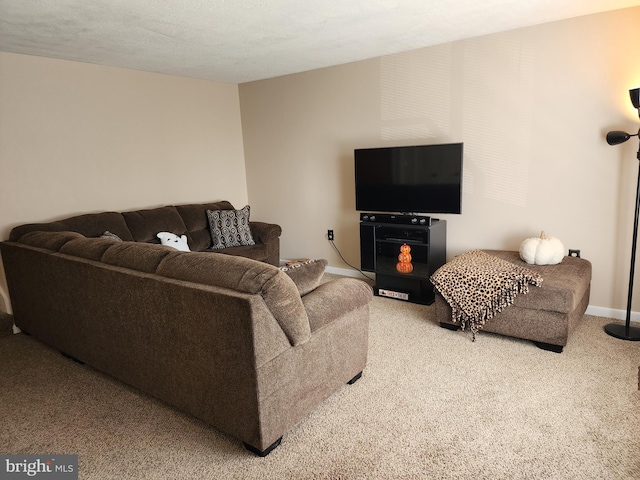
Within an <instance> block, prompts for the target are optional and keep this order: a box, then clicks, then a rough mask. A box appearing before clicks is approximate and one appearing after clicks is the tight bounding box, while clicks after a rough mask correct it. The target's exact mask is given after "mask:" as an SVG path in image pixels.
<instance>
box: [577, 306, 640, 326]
mask: <svg viewBox="0 0 640 480" xmlns="http://www.w3.org/2000/svg"><path fill="white" fill-rule="evenodd" d="M585 313H586V314H587V315H595V316H596V317H606V318H613V319H616V320H626V319H627V311H626V310H619V309H616V308H605V307H596V306H594V305H589V306H588V307H587V311H586V312H585ZM631 321H632V322H640V312H631Z"/></svg>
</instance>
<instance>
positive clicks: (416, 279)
mask: <svg viewBox="0 0 640 480" xmlns="http://www.w3.org/2000/svg"><path fill="white" fill-rule="evenodd" d="M404 243H406V244H407V245H409V246H410V247H411V257H412V260H411V263H412V265H413V271H412V272H411V273H400V272H398V270H397V269H396V264H397V263H398V255H399V254H400V246H401V245H402V244H404ZM446 244H447V222H446V221H445V220H438V219H437V218H430V217H423V216H420V215H393V214H378V213H363V214H361V215H360V264H361V268H362V270H364V271H366V272H373V273H375V274H376V284H375V286H374V293H375V294H376V295H380V296H385V297H389V298H395V299H399V300H405V301H409V302H412V303H420V304H425V305H430V304H432V303H433V302H434V300H435V296H434V292H433V285H432V284H431V282H430V281H429V277H430V276H431V275H432V274H433V273H434V272H435V271H436V270H437V269H438V268H440V267H441V266H442V265H444V263H445V262H446V250H447V248H446Z"/></svg>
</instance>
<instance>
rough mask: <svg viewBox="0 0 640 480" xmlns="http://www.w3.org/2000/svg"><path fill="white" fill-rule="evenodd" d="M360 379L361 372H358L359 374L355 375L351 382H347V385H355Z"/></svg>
mask: <svg viewBox="0 0 640 480" xmlns="http://www.w3.org/2000/svg"><path fill="white" fill-rule="evenodd" d="M360 377H362V372H360V373H359V374H357V375H356V376H355V377H353V378H352V379H351V380H349V381H348V382H347V385H353V384H354V383H356V382H357V381H358V380H360Z"/></svg>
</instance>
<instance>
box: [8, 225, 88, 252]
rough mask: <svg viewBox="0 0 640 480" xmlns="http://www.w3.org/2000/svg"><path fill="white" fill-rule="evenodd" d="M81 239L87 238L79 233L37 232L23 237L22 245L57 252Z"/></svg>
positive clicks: (21, 238)
mask: <svg viewBox="0 0 640 480" xmlns="http://www.w3.org/2000/svg"><path fill="white" fill-rule="evenodd" d="M80 239H86V237H85V236H84V235H82V234H81V233H77V232H43V231H39V230H36V231H34V232H28V233H25V234H24V235H22V236H21V237H20V243H24V244H25V245H30V246H32V247H37V248H44V249H46V250H51V251H53V252H57V251H59V250H60V249H61V248H62V247H63V246H64V245H65V244H66V243H68V242H70V241H73V240H80Z"/></svg>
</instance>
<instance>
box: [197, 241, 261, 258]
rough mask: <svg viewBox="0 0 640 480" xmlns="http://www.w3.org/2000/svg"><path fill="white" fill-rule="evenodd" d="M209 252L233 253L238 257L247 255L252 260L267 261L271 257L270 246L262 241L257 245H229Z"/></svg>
mask: <svg viewBox="0 0 640 480" xmlns="http://www.w3.org/2000/svg"><path fill="white" fill-rule="evenodd" d="M209 252H215V253H224V254H225V255H233V256H237V257H246V258H250V259H251V260H258V261H260V262H266V261H267V259H268V258H269V246H268V245H265V244H261V243H257V244H255V245H243V246H241V247H228V248H222V249H217V250H209Z"/></svg>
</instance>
